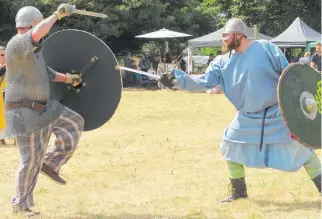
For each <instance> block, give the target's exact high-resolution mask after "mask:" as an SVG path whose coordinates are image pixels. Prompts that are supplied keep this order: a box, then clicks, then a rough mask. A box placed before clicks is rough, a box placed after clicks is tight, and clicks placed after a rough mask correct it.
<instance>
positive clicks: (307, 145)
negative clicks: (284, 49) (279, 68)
mask: <svg viewBox="0 0 322 219" xmlns="http://www.w3.org/2000/svg"><path fill="white" fill-rule="evenodd" d="M294 66H303V64H300V63H292V64H289V65H288V66H287V67H286V68H285V69H284V70H283V72H282V74H281V76H280V78H279V80H278V84H277V101H278V108H279V109H280V112H281V115H282V118H283V120H284V122H285V124H286V126H287V128H288V129H289V130H290V132H291V134H292V136H294V138H295V140H296V141H298V142H300V143H301V144H303V145H304V146H306V147H308V148H311V149H321V148H322V145H319V146H312V145H310V144H308V143H306V142H304V141H302V139H301V138H300V137H299V136H297V135H296V134H295V133H293V132H292V128H291V127H290V126H289V125H288V120H287V116H286V115H285V113H284V110H283V108H282V107H281V104H280V103H281V95H280V93H281V86H282V85H281V83H282V82H281V81H282V80H283V78H284V77H285V75H286V74H287V73H288V72H289V70H290V69H291V68H292V67H294ZM308 67H310V66H308ZM312 69H313V68H312ZM316 72H317V73H318V74H321V73H319V72H318V71H316Z"/></svg>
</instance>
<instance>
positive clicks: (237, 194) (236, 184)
mask: <svg viewBox="0 0 322 219" xmlns="http://www.w3.org/2000/svg"><path fill="white" fill-rule="evenodd" d="M230 182H231V188H232V194H231V196H229V197H227V198H225V199H223V200H221V201H220V202H232V201H234V200H237V199H245V198H248V195H247V188H246V183H245V178H244V177H242V178H239V179H230Z"/></svg>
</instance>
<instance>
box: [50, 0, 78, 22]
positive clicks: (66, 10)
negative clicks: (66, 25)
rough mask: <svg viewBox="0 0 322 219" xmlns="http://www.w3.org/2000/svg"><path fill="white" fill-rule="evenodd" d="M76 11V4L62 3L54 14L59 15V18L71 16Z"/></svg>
mask: <svg viewBox="0 0 322 219" xmlns="http://www.w3.org/2000/svg"><path fill="white" fill-rule="evenodd" d="M74 11H75V5H70V4H65V3H64V4H60V5H59V6H58V8H57V10H56V11H55V12H54V14H55V15H56V16H57V18H58V20H60V19H62V18H63V17H66V16H70V15H71V14H72V13H73V12H74Z"/></svg>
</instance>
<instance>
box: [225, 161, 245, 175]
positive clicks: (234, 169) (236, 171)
mask: <svg viewBox="0 0 322 219" xmlns="http://www.w3.org/2000/svg"><path fill="white" fill-rule="evenodd" d="M227 166H228V172H229V176H230V178H231V179H240V178H243V177H245V168H244V165H243V164H238V163H234V162H231V161H227Z"/></svg>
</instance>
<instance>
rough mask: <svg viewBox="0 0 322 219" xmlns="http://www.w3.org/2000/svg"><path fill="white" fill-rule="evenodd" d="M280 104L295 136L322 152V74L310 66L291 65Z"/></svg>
mask: <svg viewBox="0 0 322 219" xmlns="http://www.w3.org/2000/svg"><path fill="white" fill-rule="evenodd" d="M277 89H278V104H279V107H280V111H281V113H282V116H283V118H284V121H285V122H286V124H287V126H288V128H289V129H290V131H291V133H292V134H293V136H294V137H295V138H296V139H297V140H298V141H299V142H301V143H302V144H303V145H305V146H307V147H309V148H314V149H318V148H321V113H322V110H321V92H322V88H321V74H320V73H319V72H317V71H316V70H314V69H313V68H311V67H310V66H308V65H302V64H299V63H296V64H291V65H289V66H288V67H287V68H286V69H285V70H284V71H283V73H282V75H281V77H280V80H279V82H278V87H277Z"/></svg>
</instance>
